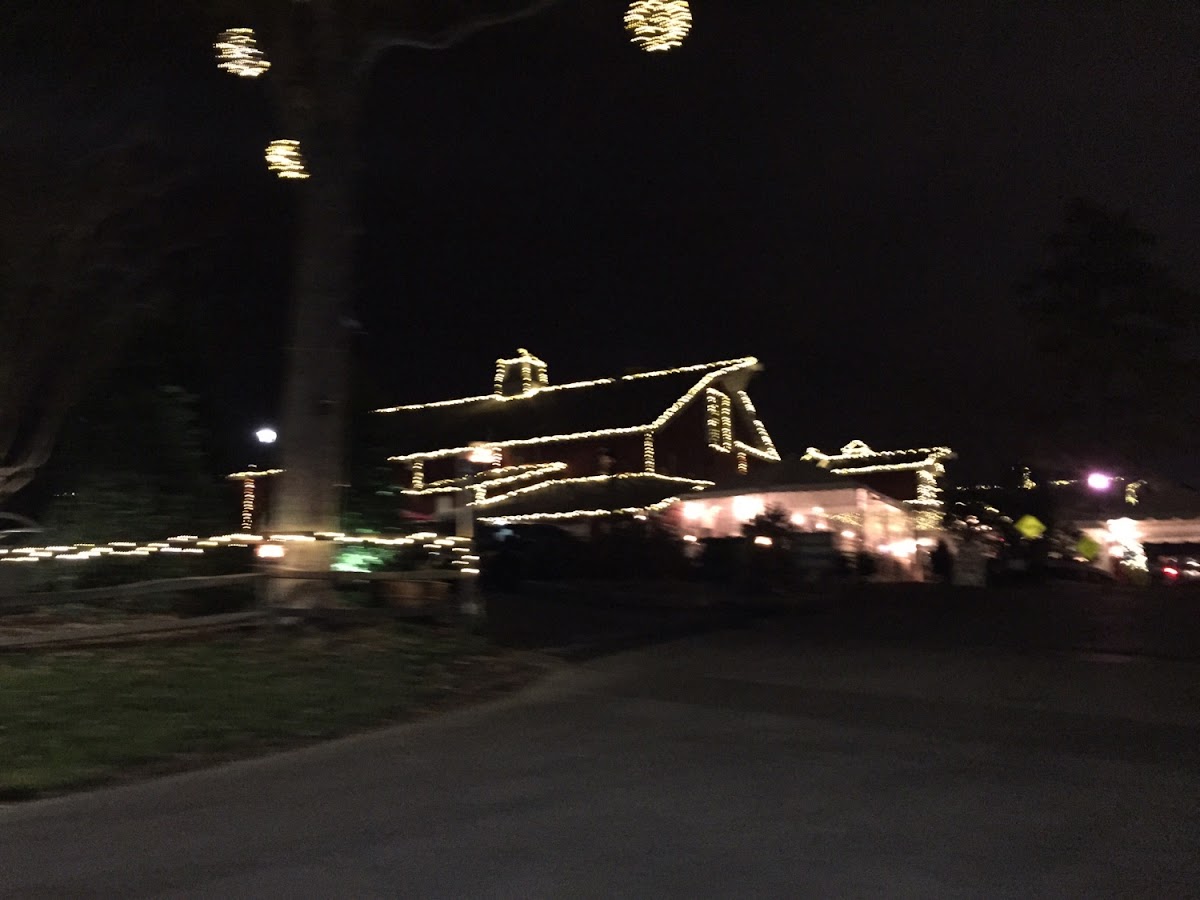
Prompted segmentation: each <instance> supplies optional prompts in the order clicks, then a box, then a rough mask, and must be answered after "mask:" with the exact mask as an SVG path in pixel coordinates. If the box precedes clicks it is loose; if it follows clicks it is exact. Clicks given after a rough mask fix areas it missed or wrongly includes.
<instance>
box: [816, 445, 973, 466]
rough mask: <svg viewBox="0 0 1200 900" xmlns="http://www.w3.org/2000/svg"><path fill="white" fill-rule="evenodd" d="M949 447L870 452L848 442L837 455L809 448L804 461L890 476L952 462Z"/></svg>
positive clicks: (952, 454) (952, 453)
mask: <svg viewBox="0 0 1200 900" xmlns="http://www.w3.org/2000/svg"><path fill="white" fill-rule="evenodd" d="M953 456H954V452H953V451H952V450H951V449H950V448H949V447H913V448H911V449H908V450H872V449H871V448H870V447H868V446H867V445H866V444H865V443H863V442H862V441H857V440H856V441H851V442H850V443H848V444H847V445H846V446H844V447H843V448H842V449H841V450H840V451H839V452H837V453H822V452H821V451H820V450H818V449H817V448H816V447H809V448H808V452H807V453H805V454H804V458H805V459H809V460H813V461H814V462H815V463H816V464H817V465H819V466H821V468H823V469H854V470H856V471H860V472H889V471H892V472H894V471H903V470H906V469H911V470H914V471H915V470H917V469H923V468H925V467H926V466H928V465H932V464H935V463H937V462H938V461H940V460H943V459H947V458H951V457H953Z"/></svg>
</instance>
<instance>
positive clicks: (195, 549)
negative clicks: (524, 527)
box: [0, 531, 471, 564]
mask: <svg viewBox="0 0 1200 900" xmlns="http://www.w3.org/2000/svg"><path fill="white" fill-rule="evenodd" d="M312 541H332V542H334V543H338V544H348V545H370V546H378V547H407V546H414V545H420V546H423V547H426V548H429V549H441V548H452V547H454V546H455V545H458V544H467V545H469V544H470V542H471V539H470V538H467V537H447V536H441V535H438V534H437V533H436V532H432V531H429V532H419V533H417V534H410V535H405V536H403V537H394V538H389V537H383V536H379V535H349V534H344V533H342V532H328V531H326V532H317V533H316V534H247V533H244V532H241V533H236V534H222V535H215V536H213V537H208V538H203V539H202V538H200V537H199V536H198V535H194V534H183V535H176V536H175V537H170V538H167V539H166V540H165V541H146V542H137V541H110V542H108V543H106V544H97V543H77V544H51V545H48V546H45V547H0V563H16V564H21V563H24V564H29V563H38V562H47V561H50V560H66V561H74V562H82V561H86V560H91V559H103V558H105V557H128V556H133V557H148V556H154V555H161V554H177V553H178V554H193V555H196V554H203V553H204V552H205V551H206V550H212V549H217V548H226V547H237V546H241V547H257V546H259V545H260V544H263V543H277V542H278V543H289V542H312Z"/></svg>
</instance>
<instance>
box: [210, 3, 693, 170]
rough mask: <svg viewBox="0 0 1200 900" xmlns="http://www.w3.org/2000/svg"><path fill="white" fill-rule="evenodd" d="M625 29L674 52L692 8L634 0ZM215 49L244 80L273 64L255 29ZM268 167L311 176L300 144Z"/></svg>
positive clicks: (287, 144) (278, 145) (222, 39)
mask: <svg viewBox="0 0 1200 900" xmlns="http://www.w3.org/2000/svg"><path fill="white" fill-rule="evenodd" d="M625 30H626V31H627V32H629V39H630V41H632V42H633V44H634V46H636V47H639V48H641V49H642V50H645V51H646V52H647V53H657V52H662V51H665V50H673V49H675V48H676V47H679V46H680V45H682V44H683V40H684V38H686V37H687V36H688V32H690V31H691V30H692V9H691V6H690V5H689V4H688V2H687V0H634V2H633V3H630V4H629V9H628V10H627V11H626V12H625ZM213 49H214V50H215V51H216V54H217V68H219V69H221V70H222V71H224V72H229V73H231V74H233V75H237V76H239V77H241V78H258V77H259V76H260V75H263V74H265V73H266V71H267V70H268V69H269V68H271V62H270V60H268V59H267V57H266V54H265V53H263V51H262V50H261V49H260V48H259V46H258V41H257V40H256V39H255V37H254V29H253V28H229V29H227V30H225V31H222V32H221V33H220V34H219V35H217V40H216V43H214V44H213ZM264 156H265V158H266V162H267V168H268V169H270V170H271V171H272V172H274V173H275V174H276V175H277V176H279V177H280V178H286V179H291V180H303V179H305V178H308V177H309V171H308V166H307V164H306V162H305V159H304V154H303V153H302V152H301V151H300V142H299V141H296V140H278V141H271V143H270V144H268V145H267V149H266V151H265V152H264Z"/></svg>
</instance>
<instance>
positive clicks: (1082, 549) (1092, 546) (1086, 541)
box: [1075, 534, 1104, 562]
mask: <svg viewBox="0 0 1200 900" xmlns="http://www.w3.org/2000/svg"><path fill="white" fill-rule="evenodd" d="M1102 549H1104V548H1102V547H1101V546H1100V545H1099V544H1098V543H1097V542H1096V541H1095V540H1094V539H1092V538H1091V537H1089V536H1088V535H1086V534H1085V535H1084V536H1083V537H1081V538H1080V539H1079V543H1078V544H1076V545H1075V551H1076V552H1077V553H1078V554H1079V555H1080V556H1082V557H1083V558H1084V559H1086V560H1087V561H1088V562H1092V561H1093V560H1094V559H1095V558H1096V557H1097V556H1099V555H1100V551H1101V550H1102Z"/></svg>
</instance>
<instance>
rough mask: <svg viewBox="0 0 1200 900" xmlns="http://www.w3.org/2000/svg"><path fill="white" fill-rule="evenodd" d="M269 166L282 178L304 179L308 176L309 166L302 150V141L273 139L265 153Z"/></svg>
mask: <svg viewBox="0 0 1200 900" xmlns="http://www.w3.org/2000/svg"><path fill="white" fill-rule="evenodd" d="M264 155H265V157H266V160H267V168H268V169H270V170H271V171H272V172H274V173H275V174H276V175H278V176H279V177H280V178H291V179H304V178H307V177H308V174H309V173H308V168H307V166H306V164H305V162H304V154H303V153H301V152H300V142H299V141H293V140H278V141H271V143H269V144H268V145H267V150H266V153H265V154H264Z"/></svg>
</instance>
